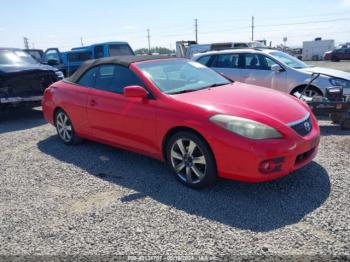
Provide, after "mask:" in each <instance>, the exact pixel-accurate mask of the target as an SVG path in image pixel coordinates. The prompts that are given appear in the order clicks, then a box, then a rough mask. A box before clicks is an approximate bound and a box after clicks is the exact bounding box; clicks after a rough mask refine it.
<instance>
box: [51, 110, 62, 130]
mask: <svg viewBox="0 0 350 262" xmlns="http://www.w3.org/2000/svg"><path fill="white" fill-rule="evenodd" d="M58 111H63V112H65V111H64V110H63V108H62V107H60V106H57V107H55V109H54V110H53V111H52V112H53V114H52V119H53V124H54V125H55V126H56V114H57V113H58Z"/></svg>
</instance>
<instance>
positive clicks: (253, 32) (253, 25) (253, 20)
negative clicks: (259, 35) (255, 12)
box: [252, 16, 254, 41]
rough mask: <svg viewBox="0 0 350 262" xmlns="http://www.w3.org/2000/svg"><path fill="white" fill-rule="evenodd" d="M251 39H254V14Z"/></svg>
mask: <svg viewBox="0 0 350 262" xmlns="http://www.w3.org/2000/svg"><path fill="white" fill-rule="evenodd" d="M252 41H254V16H252Z"/></svg>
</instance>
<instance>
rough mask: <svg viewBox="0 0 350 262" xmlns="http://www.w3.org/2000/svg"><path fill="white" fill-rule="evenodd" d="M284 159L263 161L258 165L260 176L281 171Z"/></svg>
mask: <svg viewBox="0 0 350 262" xmlns="http://www.w3.org/2000/svg"><path fill="white" fill-rule="evenodd" d="M283 162H284V157H279V158H274V159H268V160H264V161H262V162H261V163H260V165H259V171H260V173H262V174H270V173H274V172H278V171H281V170H282V164H283Z"/></svg>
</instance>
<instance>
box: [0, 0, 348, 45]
mask: <svg viewBox="0 0 350 262" xmlns="http://www.w3.org/2000/svg"><path fill="white" fill-rule="evenodd" d="M0 6H1V10H0V46H1V47H20V48H23V47H24V44H23V37H24V36H26V37H27V38H28V39H29V43H30V47H33V46H34V47H35V48H41V49H46V48H49V47H58V48H60V49H61V50H69V49H70V48H72V47H77V46H80V45H81V38H82V41H83V44H84V45H89V44H93V43H99V42H106V41H127V42H129V43H130V45H131V46H132V48H134V49H137V48H142V47H147V46H148V42H147V37H146V36H147V29H148V28H149V29H150V36H151V46H152V47H154V46H163V47H167V48H171V49H174V48H175V42H176V41H178V40H194V39H195V26H194V24H195V22H194V20H195V19H198V40H199V43H213V42H224V41H225V42H226V41H230V42H235V41H236V42H238V41H250V40H251V20H252V16H254V21H255V30H254V39H255V40H258V39H259V40H260V39H265V40H267V42H268V43H269V42H270V41H272V45H273V46H276V45H277V44H281V43H283V37H287V45H289V46H292V47H298V46H302V42H303V41H306V40H313V39H314V38H315V37H322V38H323V39H334V40H335V41H336V43H344V42H350V0H307V1H305V0H289V1H287V0H249V1H235V0H220V1H213V0H176V1H165V0H163V1H161V0H146V1H142V0H74V1H73V0H60V1H53V0H31V1H28V0H27V1H24V0H11V1H9V0H0Z"/></svg>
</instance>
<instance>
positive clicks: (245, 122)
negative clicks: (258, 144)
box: [210, 115, 282, 139]
mask: <svg viewBox="0 0 350 262" xmlns="http://www.w3.org/2000/svg"><path fill="white" fill-rule="evenodd" d="M210 121H211V122H213V123H214V124H216V125H218V126H220V127H223V128H225V129H227V130H229V131H231V132H233V133H236V134H238V135H241V136H244V137H247V138H250V139H268V138H281V137H282V135H281V134H280V133H279V132H278V131H277V130H276V129H274V128H273V127H270V126H267V125H265V124H263V123H260V122H257V121H254V120H250V119H247V118H242V117H237V116H229V115H215V116H212V117H211V118H210Z"/></svg>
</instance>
